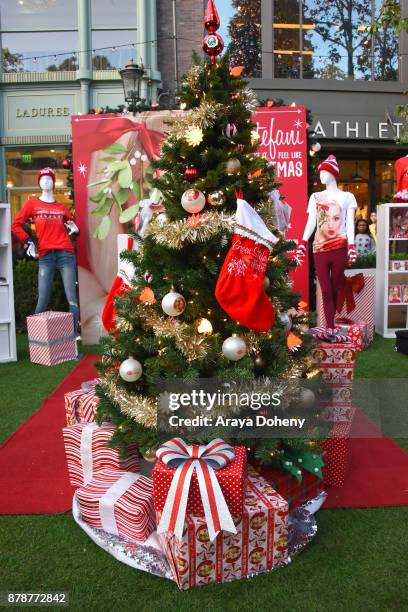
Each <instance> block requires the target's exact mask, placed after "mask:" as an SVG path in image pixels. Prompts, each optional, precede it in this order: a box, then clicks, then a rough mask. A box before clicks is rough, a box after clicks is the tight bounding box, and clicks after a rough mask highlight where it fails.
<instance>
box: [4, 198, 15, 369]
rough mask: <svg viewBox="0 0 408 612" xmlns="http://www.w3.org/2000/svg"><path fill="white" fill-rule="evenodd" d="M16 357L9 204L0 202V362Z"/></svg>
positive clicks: (13, 359) (12, 359)
mask: <svg viewBox="0 0 408 612" xmlns="http://www.w3.org/2000/svg"><path fill="white" fill-rule="evenodd" d="M16 359H17V352H16V323H15V315H14V291H13V258H12V243H11V215H10V204H0V362H5V361H16Z"/></svg>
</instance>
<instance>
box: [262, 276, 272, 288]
mask: <svg viewBox="0 0 408 612" xmlns="http://www.w3.org/2000/svg"><path fill="white" fill-rule="evenodd" d="M262 286H263V288H264V291H267V290H268V289H269V287H270V286H271V281H270V280H269V278H268V277H267V276H264V279H263V283H262Z"/></svg>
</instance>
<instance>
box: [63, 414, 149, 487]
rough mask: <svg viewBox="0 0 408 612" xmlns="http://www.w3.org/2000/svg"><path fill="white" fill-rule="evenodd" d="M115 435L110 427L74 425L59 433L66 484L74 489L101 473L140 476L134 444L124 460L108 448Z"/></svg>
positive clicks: (103, 424) (109, 424)
mask: <svg viewBox="0 0 408 612" xmlns="http://www.w3.org/2000/svg"><path fill="white" fill-rule="evenodd" d="M114 432H115V427H114V425H112V424H111V423H102V425H101V426H100V427H98V425H96V423H77V424H76V425H71V426H69V427H64V428H63V430H62V433H63V437H64V446H65V454H66V457H67V464H68V472H69V480H70V483H71V485H73V486H82V485H84V484H87V483H88V482H90V481H91V480H92V478H93V476H94V474H95V473H96V472H98V471H99V470H102V469H116V470H123V471H125V472H126V471H127V472H139V470H140V463H139V454H138V450H137V446H136V445H135V444H132V445H129V447H128V449H127V453H126V456H125V457H122V456H120V455H119V452H118V451H117V450H116V449H114V448H111V447H109V446H107V444H108V442H109V441H110V439H111V438H112V436H113V434H114Z"/></svg>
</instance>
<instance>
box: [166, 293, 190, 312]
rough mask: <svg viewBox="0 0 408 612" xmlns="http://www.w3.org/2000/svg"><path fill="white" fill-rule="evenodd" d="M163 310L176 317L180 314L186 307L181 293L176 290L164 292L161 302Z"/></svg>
mask: <svg viewBox="0 0 408 612" xmlns="http://www.w3.org/2000/svg"><path fill="white" fill-rule="evenodd" d="M161 307H162V309H163V312H164V313H165V314H166V315H169V317H178V316H179V315H181V314H182V313H183V312H184V310H185V308H186V300H185V299H184V297H183V296H182V295H181V293H176V291H170V292H169V293H166V295H165V296H164V298H163V299H162V302H161Z"/></svg>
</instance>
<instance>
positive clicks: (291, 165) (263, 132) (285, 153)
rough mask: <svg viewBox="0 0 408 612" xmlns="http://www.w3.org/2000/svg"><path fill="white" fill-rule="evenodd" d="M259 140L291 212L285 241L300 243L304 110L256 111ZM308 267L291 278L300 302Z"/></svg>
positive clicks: (304, 215) (304, 178)
mask: <svg viewBox="0 0 408 612" xmlns="http://www.w3.org/2000/svg"><path fill="white" fill-rule="evenodd" d="M253 121H254V123H256V125H257V130H258V134H259V136H260V141H259V142H260V145H259V149H258V150H259V152H260V153H261V154H262V155H263V156H264V157H266V158H267V159H268V160H270V161H271V162H272V163H273V165H274V168H275V173H276V179H277V181H278V182H279V183H281V186H280V187H279V193H280V194H281V195H283V196H284V200H283V203H284V204H286V206H287V208H288V211H289V212H290V219H289V226H288V229H287V231H286V238H287V239H288V240H301V239H302V236H303V230H304V228H305V224H306V221H307V213H306V209H307V199H308V198H307V123H306V109H305V108H304V107H303V106H277V107H271V108H259V109H258V110H257V111H256V113H255V115H254V117H253ZM308 270H309V265H308V259H307V257H306V258H305V261H304V263H303V265H302V266H301V267H300V268H298V269H297V270H296V271H295V272H293V273H292V274H291V277H292V279H293V281H294V287H293V288H294V290H295V291H298V292H299V293H300V294H301V296H302V300H304V301H305V302H309V273H308Z"/></svg>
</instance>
